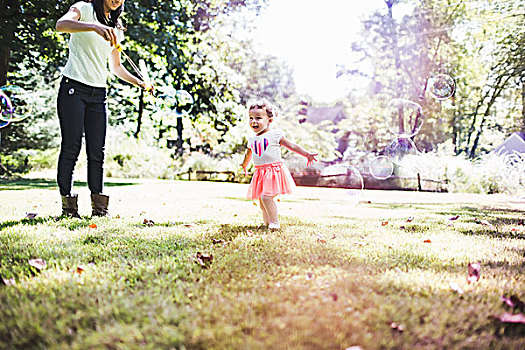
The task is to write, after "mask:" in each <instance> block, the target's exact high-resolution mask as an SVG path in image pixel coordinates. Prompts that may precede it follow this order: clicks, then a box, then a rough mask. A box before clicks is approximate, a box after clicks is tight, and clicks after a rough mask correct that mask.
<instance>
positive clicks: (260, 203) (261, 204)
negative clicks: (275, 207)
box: [259, 198, 270, 226]
mask: <svg viewBox="0 0 525 350" xmlns="http://www.w3.org/2000/svg"><path fill="white" fill-rule="evenodd" d="M259 205H260V207H261V211H262V217H263V222H264V224H265V225H266V226H268V224H269V223H270V219H269V218H268V212H267V211H266V208H265V207H264V204H263V202H262V198H259Z"/></svg>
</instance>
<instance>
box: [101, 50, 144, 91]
mask: <svg viewBox="0 0 525 350" xmlns="http://www.w3.org/2000/svg"><path fill="white" fill-rule="evenodd" d="M109 68H110V69H111V71H112V72H113V73H114V74H115V75H116V76H117V77H119V78H120V79H122V80H124V81H127V82H128V83H131V84H133V85H136V86H140V87H141V88H143V89H145V88H146V83H144V82H143V81H142V80H140V79H139V78H137V77H136V76H134V75H133V74H131V73H130V72H129V71H128V70H127V69H126V68H125V67H124V66H123V65H122V61H121V59H120V52H119V51H118V50H117V49H113V51H111V54H110V55H109Z"/></svg>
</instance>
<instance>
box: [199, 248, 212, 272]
mask: <svg viewBox="0 0 525 350" xmlns="http://www.w3.org/2000/svg"><path fill="white" fill-rule="evenodd" d="M212 262H213V255H211V254H210V255H206V254H202V253H201V252H197V254H196V256H195V263H197V264H199V265H200V266H201V267H202V268H204V269H207V268H208V267H210V265H211V263H212Z"/></svg>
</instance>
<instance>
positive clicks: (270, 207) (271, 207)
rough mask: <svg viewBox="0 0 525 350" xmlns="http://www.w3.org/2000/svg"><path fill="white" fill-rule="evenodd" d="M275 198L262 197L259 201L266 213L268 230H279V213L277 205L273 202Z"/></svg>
mask: <svg viewBox="0 0 525 350" xmlns="http://www.w3.org/2000/svg"><path fill="white" fill-rule="evenodd" d="M274 197H275V196H262V197H261V201H262V204H263V205H264V208H266V212H267V213H268V220H269V225H268V227H269V228H279V213H278V212H277V204H276V203H275V202H274V200H273V199H274Z"/></svg>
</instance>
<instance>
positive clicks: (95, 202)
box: [91, 194, 109, 216]
mask: <svg viewBox="0 0 525 350" xmlns="http://www.w3.org/2000/svg"><path fill="white" fill-rule="evenodd" d="M108 203H109V196H106V195H104V194H92V195H91V207H92V208H93V211H92V213H91V215H92V216H109V213H108Z"/></svg>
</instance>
